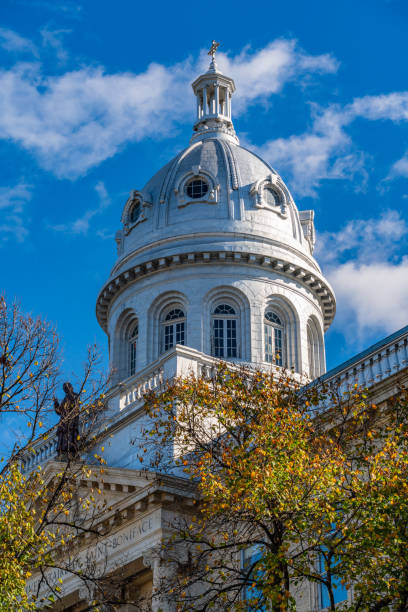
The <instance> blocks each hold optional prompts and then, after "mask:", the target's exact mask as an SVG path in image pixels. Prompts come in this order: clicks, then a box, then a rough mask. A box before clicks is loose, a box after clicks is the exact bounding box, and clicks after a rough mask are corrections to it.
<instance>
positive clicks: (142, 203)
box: [122, 190, 152, 235]
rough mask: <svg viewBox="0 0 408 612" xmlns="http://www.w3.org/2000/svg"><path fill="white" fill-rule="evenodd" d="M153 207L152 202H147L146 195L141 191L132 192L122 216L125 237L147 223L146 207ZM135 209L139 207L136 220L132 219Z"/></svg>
mask: <svg viewBox="0 0 408 612" xmlns="http://www.w3.org/2000/svg"><path fill="white" fill-rule="evenodd" d="M151 205H152V204H151V202H149V201H147V200H146V198H145V194H144V193H142V192H141V191H136V190H133V191H131V192H130V196H129V198H128V199H127V202H126V204H125V208H124V209H123V214H122V223H123V230H124V233H125V235H127V234H129V232H131V231H132V229H133V228H134V227H135V226H136V225H139V223H142V222H143V221H146V219H147V217H146V207H148V208H150V207H151ZM135 207H137V210H138V213H137V214H136V216H135V217H134V218H132V214H133V213H134V210H135Z"/></svg>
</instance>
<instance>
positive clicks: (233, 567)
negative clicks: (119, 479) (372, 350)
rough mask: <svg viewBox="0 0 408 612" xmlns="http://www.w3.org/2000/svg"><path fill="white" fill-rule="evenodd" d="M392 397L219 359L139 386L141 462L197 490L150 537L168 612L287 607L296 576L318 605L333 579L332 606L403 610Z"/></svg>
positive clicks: (399, 477) (401, 437)
mask: <svg viewBox="0 0 408 612" xmlns="http://www.w3.org/2000/svg"><path fill="white" fill-rule="evenodd" d="M406 406H407V402H406V395H400V399H399V400H398V402H397V403H396V404H395V402H394V404H393V405H392V406H391V405H390V406H389V407H388V408H387V409H386V410H385V409H384V410H378V408H377V406H376V405H375V404H374V403H373V402H372V401H371V399H370V398H369V397H368V395H367V393H366V392H365V391H364V390H362V389H359V388H357V387H356V388H353V389H351V390H348V391H346V392H341V390H339V389H338V388H336V387H335V386H325V385H320V384H318V383H316V384H314V385H311V386H307V387H302V386H301V385H300V384H299V383H297V382H296V380H295V379H294V377H293V375H292V374H291V373H285V372H280V373H279V374H277V375H276V374H270V373H269V374H265V373H263V372H260V371H251V370H248V369H236V368H229V367H227V366H225V365H220V367H219V368H218V370H217V372H216V374H215V375H214V376H213V377H212V378H211V379H205V378H196V377H194V376H190V377H188V378H187V379H183V380H182V379H177V380H174V381H172V382H170V383H169V384H168V386H167V388H166V389H165V391H164V392H162V393H161V394H154V393H152V394H151V395H150V396H149V398H148V400H147V403H146V409H147V411H148V413H149V415H150V417H151V418H152V427H151V428H149V429H148V430H147V431H146V441H145V445H144V449H143V450H144V451H146V452H143V453H142V454H141V459H142V460H143V457H146V456H151V457H152V453H153V459H151V462H152V465H153V466H156V468H159V469H161V470H166V469H169V470H173V471H174V470H175V469H176V470H177V469H182V470H183V471H184V473H185V475H186V476H187V477H189V478H190V479H192V480H193V481H194V482H195V483H196V487H197V503H196V508H195V511H194V512H193V513H192V514H191V516H184V517H183V518H180V519H179V520H178V521H177V522H176V523H173V524H171V525H169V529H170V531H172V532H173V535H172V537H170V538H167V539H166V540H165V541H164V551H163V555H164V556H165V558H166V559H167V560H168V561H169V560H171V561H173V563H174V565H175V567H177V568H178V569H177V571H176V572H175V574H174V578H173V579H172V580H171V583H169V582H168V583H167V584H165V583H163V585H162V588H163V589H167V590H171V591H172V593H173V597H174V600H175V602H176V605H177V607H178V609H180V610H191V609H194V610H207V609H212V608H215V609H223V610H224V609H225V610H251V609H252V610H259V609H261V608H262V609H271V610H276V611H278V610H279V611H280V610H288V609H289V608H294V607H295V606H296V599H295V597H294V594H295V593H296V591H298V592H300V590H301V589H302V588H303V587H304V586H305V584H306V582H307V581H309V582H312V583H316V584H318V585H319V588H324V589H326V591H327V594H328V599H329V608H330V609H332V610H334V609H335V607H336V588H339V584H340V583H343V584H344V585H346V586H348V587H350V586H351V585H352V584H353V587H354V591H355V601H354V603H353V604H349V603H347V602H344V603H343V604H342V607H343V608H344V609H345V608H349V609H356V610H357V609H361V610H373V611H374V610H382V609H385V608H384V606H388V605H390V604H393V605H395V606H397V609H401V610H402V609H405V608H403V607H402V608H401V607H400V608H398V606H401V605H402V606H403V605H404V601H405V600H404V597H405V593H406V578H405V577H404V576H406V572H405V562H406V561H405V557H406V555H404V553H403V551H404V545H405V544H406V542H405V537H406V536H405V535H404V534H405V533H406V532H404V519H405V518H406V515H405V514H404V513H405V510H406V509H408V502H407V501H406V500H407V498H406V495H405V493H406V484H405V483H406V475H407V474H406V466H407V464H408V463H407V455H406V452H405V445H406V443H407V429H406V425H405V411H406ZM396 408H398V410H397V409H396ZM391 491H393V493H392V494H391ZM404 500H405V501H404ZM397 525H398V526H397ZM405 526H406V523H405ZM398 529H399V531H398ZM397 544H398V546H397ZM387 546H388V548H387ZM398 547H399V548H398ZM395 555H397V556H398V559H399V563H398V564H397V565H396V567H397V568H398V569H397V570H395V569H394V570H392V567H391V566H392V564H393V557H394V556H395ZM367 558H370V569H366V566H367ZM371 561H372V562H371ZM404 572H405V573H404ZM397 576H398V577H397ZM381 606H382V607H381Z"/></svg>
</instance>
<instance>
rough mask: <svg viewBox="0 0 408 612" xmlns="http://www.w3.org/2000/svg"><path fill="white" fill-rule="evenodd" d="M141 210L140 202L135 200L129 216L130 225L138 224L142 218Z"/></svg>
mask: <svg viewBox="0 0 408 612" xmlns="http://www.w3.org/2000/svg"><path fill="white" fill-rule="evenodd" d="M140 210H141V205H140V200H135V202H134V203H133V206H132V208H131V210H130V214H129V222H130V223H136V221H137V220H138V219H139V217H140Z"/></svg>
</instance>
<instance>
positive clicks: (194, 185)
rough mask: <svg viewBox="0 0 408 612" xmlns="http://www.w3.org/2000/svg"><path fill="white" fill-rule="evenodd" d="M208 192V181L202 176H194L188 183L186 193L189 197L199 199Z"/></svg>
mask: <svg viewBox="0 0 408 612" xmlns="http://www.w3.org/2000/svg"><path fill="white" fill-rule="evenodd" d="M207 192H208V183H207V182H206V181H204V179H202V178H193V179H191V181H188V183H187V185H186V193H187V195H188V197H189V198H192V199H193V200H199V199H201V198H203V197H204V196H205V194H206V193H207Z"/></svg>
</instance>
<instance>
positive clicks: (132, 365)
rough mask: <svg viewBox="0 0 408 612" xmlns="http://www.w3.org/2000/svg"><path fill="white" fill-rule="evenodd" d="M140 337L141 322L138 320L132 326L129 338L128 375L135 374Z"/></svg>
mask: <svg viewBox="0 0 408 612" xmlns="http://www.w3.org/2000/svg"><path fill="white" fill-rule="evenodd" d="M138 338H139V323H138V322H136V323H135V324H134V325H133V327H132V328H131V331H130V333H129V334H128V338H127V375H128V376H134V375H135V374H136V371H137V369H136V366H137V343H138Z"/></svg>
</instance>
